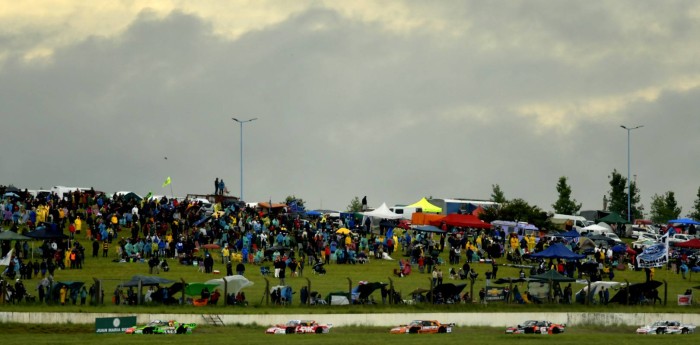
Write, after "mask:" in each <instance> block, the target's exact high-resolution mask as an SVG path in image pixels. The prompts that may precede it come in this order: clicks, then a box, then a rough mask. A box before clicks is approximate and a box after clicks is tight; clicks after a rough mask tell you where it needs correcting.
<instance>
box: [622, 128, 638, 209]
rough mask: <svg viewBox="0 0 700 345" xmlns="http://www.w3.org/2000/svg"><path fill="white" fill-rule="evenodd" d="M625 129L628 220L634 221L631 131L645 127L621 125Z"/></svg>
mask: <svg viewBox="0 0 700 345" xmlns="http://www.w3.org/2000/svg"><path fill="white" fill-rule="evenodd" d="M620 127H622V128H623V129H624V130H626V131H627V221H628V222H632V201H631V197H632V180H630V132H631V131H633V130H635V129H638V128H642V127H644V125H639V126H637V127H631V128H628V127H626V126H623V125H620Z"/></svg>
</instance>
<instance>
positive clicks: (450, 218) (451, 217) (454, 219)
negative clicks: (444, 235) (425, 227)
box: [430, 213, 491, 229]
mask: <svg viewBox="0 0 700 345" xmlns="http://www.w3.org/2000/svg"><path fill="white" fill-rule="evenodd" d="M442 222H445V224H447V225H451V226H461V227H469V228H480V229H491V224H489V223H486V222H484V221H482V220H481V219H479V217H477V216H474V215H471V214H458V213H453V214H448V215H447V216H445V217H444V218H442V219H436V220H432V221H430V224H432V225H435V226H440V224H442Z"/></svg>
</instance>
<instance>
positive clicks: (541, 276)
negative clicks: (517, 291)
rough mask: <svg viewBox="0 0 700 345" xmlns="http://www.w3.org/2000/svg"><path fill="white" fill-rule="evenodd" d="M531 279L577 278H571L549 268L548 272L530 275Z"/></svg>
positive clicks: (565, 279) (559, 279)
mask: <svg viewBox="0 0 700 345" xmlns="http://www.w3.org/2000/svg"><path fill="white" fill-rule="evenodd" d="M530 280H540V281H542V280H544V281H550V282H575V281H576V279H574V278H569V277H567V276H565V275H562V274H561V273H559V272H557V271H555V270H549V271H547V272H544V273H542V274H537V275H532V276H530Z"/></svg>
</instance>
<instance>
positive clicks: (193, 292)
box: [185, 283, 219, 296]
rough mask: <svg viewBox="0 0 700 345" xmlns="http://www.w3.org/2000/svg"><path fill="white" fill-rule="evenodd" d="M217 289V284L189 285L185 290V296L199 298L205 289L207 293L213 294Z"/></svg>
mask: <svg viewBox="0 0 700 345" xmlns="http://www.w3.org/2000/svg"><path fill="white" fill-rule="evenodd" d="M217 287H219V284H206V283H189V284H187V287H186V288H185V295H187V296H200V295H201V294H202V290H204V288H207V290H209V292H214V289H216V288H217Z"/></svg>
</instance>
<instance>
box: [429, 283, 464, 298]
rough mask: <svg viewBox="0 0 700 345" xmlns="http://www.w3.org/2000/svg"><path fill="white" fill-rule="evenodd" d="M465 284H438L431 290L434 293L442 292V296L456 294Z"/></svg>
mask: <svg viewBox="0 0 700 345" xmlns="http://www.w3.org/2000/svg"><path fill="white" fill-rule="evenodd" d="M465 286H467V284H452V283H446V284H440V285H438V286H436V287H434V288H433V292H434V293H436V294H437V293H442V295H443V296H456V295H458V294H459V293H460V292H462V290H464V287H465Z"/></svg>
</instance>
